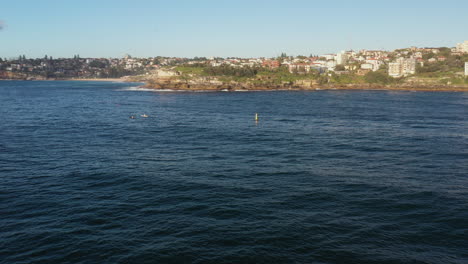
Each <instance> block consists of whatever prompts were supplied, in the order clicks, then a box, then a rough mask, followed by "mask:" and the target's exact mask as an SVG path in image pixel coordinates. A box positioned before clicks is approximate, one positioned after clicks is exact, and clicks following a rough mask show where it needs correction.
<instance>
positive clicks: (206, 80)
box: [145, 77, 318, 91]
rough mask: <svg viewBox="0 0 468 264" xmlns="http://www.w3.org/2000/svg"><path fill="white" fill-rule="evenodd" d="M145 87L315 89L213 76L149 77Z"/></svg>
mask: <svg viewBox="0 0 468 264" xmlns="http://www.w3.org/2000/svg"><path fill="white" fill-rule="evenodd" d="M145 87H146V88H153V89H171V90H184V91H185V90H193V91H199V90H206V91H261V90H315V89H316V88H318V87H317V86H316V85H315V83H311V82H310V81H309V82H304V81H300V82H294V83H285V84H282V85H274V84H268V83H255V82H253V81H246V82H234V81H231V82H222V81H220V80H218V79H217V78H214V77H199V78H191V79H188V80H184V79H183V78H180V77H164V78H161V77H159V78H153V79H149V80H148V81H147V83H146V85H145Z"/></svg>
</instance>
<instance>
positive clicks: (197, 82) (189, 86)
mask: <svg viewBox="0 0 468 264" xmlns="http://www.w3.org/2000/svg"><path fill="white" fill-rule="evenodd" d="M144 87H146V88H152V89H157V90H166V89H167V90H180V91H283V90H290V91H307V90H402V91H404V90H413V91H462V92H468V86H465V85H460V86H455V85H427V84H400V85H380V84H342V85H339V84H323V85H319V84H317V83H314V82H310V81H296V82H294V83H284V84H282V85H274V84H268V83H262V84H256V83H254V82H229V83H226V82H221V81H219V80H218V79H215V78H208V77H205V78H194V79H190V80H183V79H180V78H178V77H170V78H155V79H150V80H148V81H147V83H146V85H145V86H144Z"/></svg>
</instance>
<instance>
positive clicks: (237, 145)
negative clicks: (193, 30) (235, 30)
mask: <svg viewBox="0 0 468 264" xmlns="http://www.w3.org/2000/svg"><path fill="white" fill-rule="evenodd" d="M136 86H137V84H126V83H105V82H66V81H55V82H39V81H38V82H36V81H31V82H23V81H2V82H0V263H2V264H3V263H468V93H431V92H389V91H317V92H244V93H240V92H239V93H228V92H224V93H223V92H220V93H215V92H154V91H146V90H140V89H137V88H135V87H136ZM255 113H258V114H259V118H260V120H259V122H255V121H254V115H255ZM132 115H133V116H134V117H135V119H131V118H129V117H130V116H132ZM141 115H147V116H148V117H146V118H145V117H142V116H141Z"/></svg>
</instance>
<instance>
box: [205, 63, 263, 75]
mask: <svg viewBox="0 0 468 264" xmlns="http://www.w3.org/2000/svg"><path fill="white" fill-rule="evenodd" d="M203 71H204V72H205V73H206V74H208V75H215V76H217V75H218V76H219V75H224V76H235V77H253V76H255V75H257V73H258V72H259V68H258V67H248V66H244V67H241V68H239V67H233V66H230V65H221V66H218V67H212V66H208V67H206V68H205V69H204V70H203Z"/></svg>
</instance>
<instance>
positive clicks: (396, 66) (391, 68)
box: [388, 58, 416, 78]
mask: <svg viewBox="0 0 468 264" xmlns="http://www.w3.org/2000/svg"><path fill="white" fill-rule="evenodd" d="M415 73H416V60H415V59H413V58H410V59H405V58H398V59H397V60H396V62H392V63H389V64H388V75H390V76H392V77H394V78H398V77H402V76H408V75H410V74H415Z"/></svg>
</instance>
